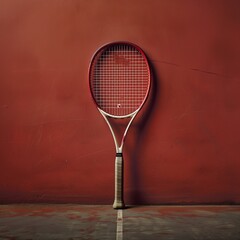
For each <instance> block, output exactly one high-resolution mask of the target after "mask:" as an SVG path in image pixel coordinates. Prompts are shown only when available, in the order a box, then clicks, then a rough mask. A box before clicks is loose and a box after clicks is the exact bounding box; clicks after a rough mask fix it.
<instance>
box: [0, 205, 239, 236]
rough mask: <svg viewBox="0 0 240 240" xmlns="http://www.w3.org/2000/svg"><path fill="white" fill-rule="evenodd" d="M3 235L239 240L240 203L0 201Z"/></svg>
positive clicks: (0, 225)
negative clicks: (124, 206) (121, 207)
mask: <svg viewBox="0 0 240 240" xmlns="http://www.w3.org/2000/svg"><path fill="white" fill-rule="evenodd" d="M0 239H11V240H15V239H16V240H21V239H24V240H30V239H44V240H48V239H58V240H59V239H67V240H74V239H104V240H107V239H116V240H123V239H124V240H126V239H130V240H134V239H138V240H139V239H140V240H141V239H146V240H152V239H154V240H156V239H164V240H170V239H171V240H174V239H181V240H190V239H194V240H207V239H212V240H220V239H225V240H239V239H240V206H138V207H129V208H127V209H125V210H123V211H121V210H120V211H116V210H113V209H112V207H111V206H107V205H102V206H89V205H87V206H86V205H45V204H44V205H39V204H35V205H29V204H21V205H0Z"/></svg>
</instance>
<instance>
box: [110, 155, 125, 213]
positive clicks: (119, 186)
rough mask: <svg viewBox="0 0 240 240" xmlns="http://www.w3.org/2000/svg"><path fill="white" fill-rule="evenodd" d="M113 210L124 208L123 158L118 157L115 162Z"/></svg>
mask: <svg viewBox="0 0 240 240" xmlns="http://www.w3.org/2000/svg"><path fill="white" fill-rule="evenodd" d="M113 208H115V209H121V208H124V201H123V157H122V155H121V156H116V160H115V199H114V203H113Z"/></svg>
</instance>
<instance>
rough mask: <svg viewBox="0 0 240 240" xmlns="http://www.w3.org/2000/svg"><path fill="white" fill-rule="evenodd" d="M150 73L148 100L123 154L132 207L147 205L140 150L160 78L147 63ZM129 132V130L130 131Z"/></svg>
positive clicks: (153, 108) (142, 147)
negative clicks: (131, 142) (131, 140)
mask: <svg viewBox="0 0 240 240" xmlns="http://www.w3.org/2000/svg"><path fill="white" fill-rule="evenodd" d="M149 64H150V67H151V73H152V79H151V89H150V92H149V96H148V99H147V101H146V103H145V105H144V107H143V109H142V110H141V116H140V117H137V118H136V119H135V120H137V121H136V122H135V123H133V126H132V130H134V131H135V133H134V140H133V144H132V146H131V149H130V146H129V145H128V144H126V148H125V153H126V154H127V155H128V158H129V185H130V186H131V189H132V190H131V192H129V193H128V198H129V203H130V204H132V206H129V207H130V208H132V207H134V206H135V205H144V204H149V203H148V201H147V199H146V198H145V196H144V194H143V191H142V187H141V185H142V183H141V176H140V172H141V169H140V165H141V164H140V162H139V161H140V160H139V159H140V156H141V154H142V151H141V149H144V136H145V135H146V134H145V133H146V131H148V126H149V125H150V122H151V121H150V120H151V117H152V113H153V112H154V111H155V109H156V106H157V104H156V100H157V97H158V96H159V92H160V84H159V82H160V78H159V76H158V75H157V73H156V71H155V68H154V65H153V63H152V62H151V61H149ZM130 131H131V130H130Z"/></svg>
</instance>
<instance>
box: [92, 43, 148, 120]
mask: <svg viewBox="0 0 240 240" xmlns="http://www.w3.org/2000/svg"><path fill="white" fill-rule="evenodd" d="M150 84H151V70H150V66H149V62H148V59H147V57H146V55H145V53H144V52H143V50H142V49H141V48H140V47H138V46H137V45H135V44H133V43H129V42H113V43H108V44H106V45H104V46H102V47H101V48H99V49H98V50H97V51H96V52H95V54H94V55H93V57H92V60H91V63H90V66H89V87H90V92H91V95H92V98H93V100H94V102H95V104H96V106H97V107H98V109H99V110H100V111H101V112H102V113H104V114H105V115H107V116H110V117H114V118H125V117H130V116H132V115H134V114H135V113H137V112H138V111H139V110H140V109H141V107H142V106H143V104H144V102H145V101H146V99H147V96H148V93H149V90H150Z"/></svg>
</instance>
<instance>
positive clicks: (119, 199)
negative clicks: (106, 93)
mask: <svg viewBox="0 0 240 240" xmlns="http://www.w3.org/2000/svg"><path fill="white" fill-rule="evenodd" d="M124 44H126V45H130V46H132V47H134V48H135V49H137V50H138V51H139V52H140V53H141V55H142V56H143V58H144V60H145V62H146V65H147V70H148V76H149V84H148V88H147V91H146V94H145V97H144V99H143V101H142V103H141V105H140V106H139V107H138V108H137V109H136V110H135V111H133V112H132V113H130V114H126V115H120V116H117V115H112V114H109V113H107V112H105V111H104V110H102V109H101V108H100V107H99V105H98V104H97V102H96V101H95V98H94V94H93V92H92V88H91V82H90V81H89V89H90V92H91V96H92V99H93V102H94V104H95V105H96V107H97V109H98V110H99V112H100V113H101V115H102V116H103V118H104V119H105V121H106V123H107V125H108V127H109V129H110V132H111V134H112V137H113V140H114V144H115V149H116V160H115V198H114V203H113V208H115V209H123V208H124V207H125V204H124V200H123V176H122V177H121V178H122V179H121V181H122V183H121V184H120V185H121V186H120V188H121V189H117V186H116V185H117V181H119V179H118V177H117V175H119V174H120V175H123V158H122V152H123V145H124V142H125V138H126V135H127V132H128V130H129V127H130V126H131V124H132V122H133V120H134V118H135V117H136V115H137V113H138V112H139V111H140V110H141V108H142V107H143V105H144V103H145V102H146V100H147V98H148V95H149V91H150V87H151V77H152V74H151V69H150V65H149V61H148V59H147V56H146V54H145V53H144V51H143V50H142V49H141V48H140V47H139V46H137V45H136V44H133V43H131V42H125V41H118V42H112V43H107V44H105V45H103V46H101V47H100V48H99V49H97V51H95V53H94V54H93V57H92V59H91V61H90V65H89V70H88V77H89V80H90V79H91V73H92V67H93V66H94V64H93V63H94V60H95V58H96V57H98V56H99V55H100V53H101V52H103V51H104V50H105V49H107V48H108V47H110V46H113V45H124ZM108 117H109V118H115V119H123V118H131V119H130V121H129V122H128V125H127V126H126V129H125V131H124V133H123V136H122V139H121V142H120V144H119V143H118V141H117V138H116V136H115V133H114V130H113V128H112V126H111V123H110V121H109V120H108ZM119 163H120V164H121V168H120V172H119V173H118V171H117V168H119V166H117V165H119ZM117 190H120V191H121V193H120V196H119V193H117Z"/></svg>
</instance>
